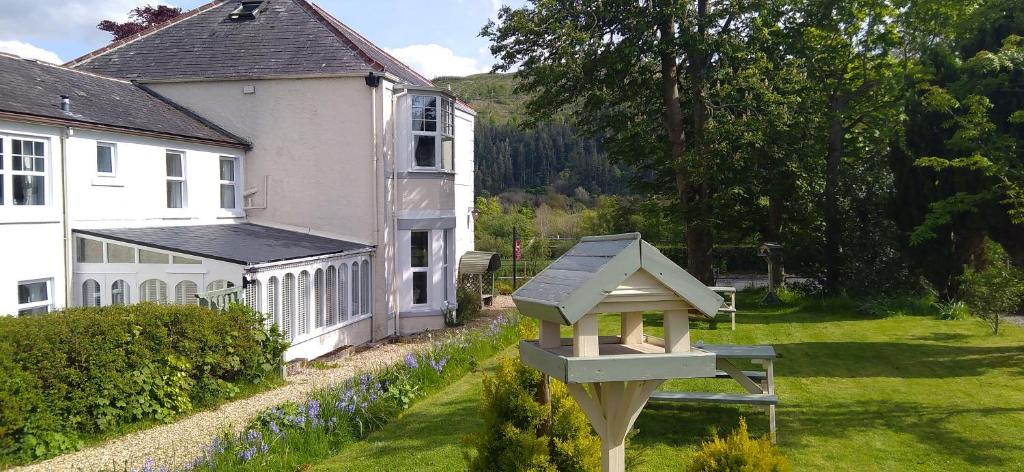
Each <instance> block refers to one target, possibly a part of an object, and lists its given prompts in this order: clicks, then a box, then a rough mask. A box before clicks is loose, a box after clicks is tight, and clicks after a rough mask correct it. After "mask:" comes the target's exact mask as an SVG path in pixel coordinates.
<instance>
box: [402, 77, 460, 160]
mask: <svg viewBox="0 0 1024 472" xmlns="http://www.w3.org/2000/svg"><path fill="white" fill-rule="evenodd" d="M411 108H412V116H411V118H412V151H413V152H412V154H413V162H412V164H413V168H414V169H418V170H444V171H454V170H455V103H454V102H453V101H452V100H451V99H449V98H448V97H444V96H434V95H413V96H412V107H411Z"/></svg>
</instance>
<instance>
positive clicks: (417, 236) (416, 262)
mask: <svg viewBox="0 0 1024 472" xmlns="http://www.w3.org/2000/svg"><path fill="white" fill-rule="evenodd" d="M429 235H430V233H429V232H427V231H413V232H412V235H411V236H412V237H411V240H412V241H411V243H410V245H409V248H410V249H409V252H410V256H411V260H412V267H426V266H427V263H428V260H429V258H428V256H427V251H428V248H429V247H430V244H429V242H428V241H427V238H428V236H429Z"/></svg>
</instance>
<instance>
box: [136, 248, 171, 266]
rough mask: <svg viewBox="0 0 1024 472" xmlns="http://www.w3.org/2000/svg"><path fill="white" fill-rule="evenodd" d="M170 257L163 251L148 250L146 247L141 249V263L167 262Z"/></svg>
mask: <svg viewBox="0 0 1024 472" xmlns="http://www.w3.org/2000/svg"><path fill="white" fill-rule="evenodd" d="M168 259H169V257H168V255H167V254H164V253H162V252H153V251H147V250H145V249H139V263H140V264H166V263H167V260H168Z"/></svg>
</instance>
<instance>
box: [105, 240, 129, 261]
mask: <svg viewBox="0 0 1024 472" xmlns="http://www.w3.org/2000/svg"><path fill="white" fill-rule="evenodd" d="M107 262H109V263H112V264H114V263H117V264H134V263H135V248H133V247H128V246H122V245H120V244H114V243H107Z"/></svg>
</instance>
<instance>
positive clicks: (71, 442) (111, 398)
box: [0, 304, 287, 466]
mask: <svg viewBox="0 0 1024 472" xmlns="http://www.w3.org/2000/svg"><path fill="white" fill-rule="evenodd" d="M286 347H287V344H286V343H285V342H283V341H282V337H281V335H280V334H278V333H277V331H276V328H273V331H271V332H267V331H265V329H264V324H263V318H262V316H261V315H260V314H258V313H255V312H253V311H252V310H250V309H248V308H246V307H243V306H241V305H236V306H233V307H232V308H231V309H230V310H228V311H226V312H216V311H211V310H208V309H205V308H200V307H198V306H171V305H154V304H140V305H129V306H109V307H100V308H72V309H67V310H64V311H62V312H57V313H51V314H46V315H41V316H31V317H20V318H15V317H6V318H2V319H0V373H2V375H0V466H2V465H3V464H6V463H13V462H24V461H28V460H34V459H39V458H43V457H47V456H51V455H54V454H57V453H60V452H63V451H66V450H68V449H74V448H77V447H78V444H79V442H80V441H79V438H80V437H81V436H82V435H83V434H84V435H96V434H101V433H105V432H110V431H114V430H117V429H118V428H120V427H123V426H125V425H130V424H133V423H137V422H140V421H152V420H157V421H169V420H171V419H173V418H174V417H176V416H178V415H180V414H182V413H185V412H188V411H191V410H193V409H194V408H196V407H200V406H209V405H211V404H213V403H215V402H217V401H221V400H223V399H226V398H230V397H232V396H234V395H235V394H236V393H237V392H238V388H237V386H236V385H237V384H246V383H250V384H251V383H257V382H260V381H262V380H263V379H264V378H266V377H267V376H268V375H269V376H274V375H276V373H277V372H278V369H279V366H280V359H281V354H282V353H283V351H284V349H285V348H286Z"/></svg>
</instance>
